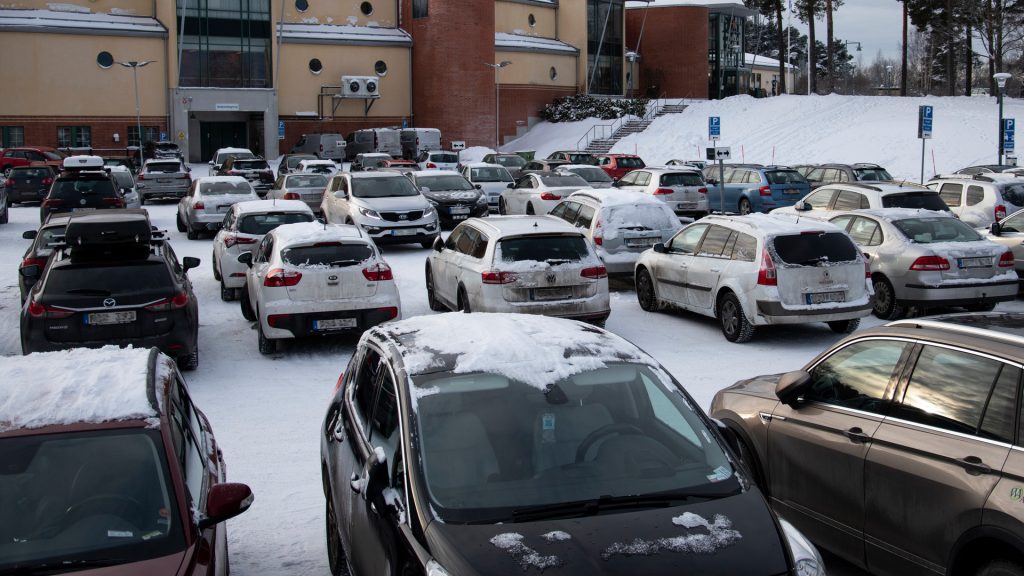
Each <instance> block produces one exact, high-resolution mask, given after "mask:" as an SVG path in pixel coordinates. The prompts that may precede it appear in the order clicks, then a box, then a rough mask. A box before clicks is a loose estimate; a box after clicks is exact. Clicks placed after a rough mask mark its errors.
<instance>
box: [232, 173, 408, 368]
mask: <svg viewBox="0 0 1024 576" xmlns="http://www.w3.org/2000/svg"><path fill="white" fill-rule="evenodd" d="M399 178H401V176H399ZM238 260H239V262H241V263H243V264H247V265H249V270H248V271H247V272H246V285H245V289H244V291H243V292H242V302H241V305H242V315H243V316H245V318H246V319H247V320H255V321H256V333H257V336H258V344H259V351H260V353H261V354H272V353H274V352H277V351H279V350H280V347H279V346H278V344H280V342H281V340H283V339H290V338H301V337H304V336H330V335H337V334H345V333H352V332H356V333H358V332H362V331H364V330H367V329H369V328H371V327H373V326H376V325H378V324H380V323H382V322H387V321H388V320H393V319H395V318H399V317H401V303H400V302H399V297H398V288H397V287H396V286H395V281H394V278H393V276H392V274H391V267H390V266H388V264H387V262H385V261H384V257H383V256H381V254H380V251H378V250H377V246H376V244H374V243H373V239H372V238H370V237H369V236H367V235H366V233H365V232H364V231H363V230H362V229H361V228H360V227H358V226H347V225H341V224H329V225H325V224H320V223H316V222H306V223H299V224H285V225H283V226H278V227H277V228H274V229H273V230H271V231H269V232H268V233H267V235H266V236H264V237H263V240H262V241H261V242H260V245H259V247H258V248H257V249H256V251H255V252H254V253H250V252H244V253H242V254H241V256H239V258H238Z"/></svg>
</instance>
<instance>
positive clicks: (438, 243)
mask: <svg viewBox="0 0 1024 576" xmlns="http://www.w3.org/2000/svg"><path fill="white" fill-rule="evenodd" d="M432 248H433V249H434V252H441V251H443V250H444V240H441V237H440V236H437V237H435V238H434V245H433V246H432Z"/></svg>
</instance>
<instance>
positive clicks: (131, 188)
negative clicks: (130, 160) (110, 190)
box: [107, 166, 142, 208]
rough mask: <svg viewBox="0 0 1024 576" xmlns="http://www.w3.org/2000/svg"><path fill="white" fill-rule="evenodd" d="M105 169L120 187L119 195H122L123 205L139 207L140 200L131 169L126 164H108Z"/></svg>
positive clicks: (140, 204) (140, 205)
mask: <svg viewBox="0 0 1024 576" xmlns="http://www.w3.org/2000/svg"><path fill="white" fill-rule="evenodd" d="M107 169H108V170H109V171H110V175H111V176H112V177H113V178H114V182H115V183H116V184H117V187H118V188H120V189H121V195H122V196H124V207H125V208H141V207H142V201H141V199H140V198H139V190H138V188H136V186H135V178H134V177H133V176H132V171H131V170H130V169H129V168H128V167H127V166H109V167H108V168H107Z"/></svg>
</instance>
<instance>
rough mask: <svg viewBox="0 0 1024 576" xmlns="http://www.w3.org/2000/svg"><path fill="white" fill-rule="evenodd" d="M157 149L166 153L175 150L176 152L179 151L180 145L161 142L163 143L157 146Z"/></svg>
mask: <svg viewBox="0 0 1024 576" xmlns="http://www.w3.org/2000/svg"><path fill="white" fill-rule="evenodd" d="M156 147H157V149H159V150H165V151H166V150H174V151H177V150H178V145H177V144H174V143H173V142H161V143H159V144H157V145H156Z"/></svg>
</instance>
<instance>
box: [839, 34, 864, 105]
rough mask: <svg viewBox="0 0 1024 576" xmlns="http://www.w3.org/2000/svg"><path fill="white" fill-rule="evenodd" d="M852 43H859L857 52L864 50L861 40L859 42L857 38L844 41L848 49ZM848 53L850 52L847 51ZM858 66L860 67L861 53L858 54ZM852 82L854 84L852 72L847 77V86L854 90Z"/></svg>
mask: <svg viewBox="0 0 1024 576" xmlns="http://www.w3.org/2000/svg"><path fill="white" fill-rule="evenodd" d="M850 44H856V45H857V52H863V50H862V49H861V46H860V42H857V41H856V40H846V41H844V42H843V46H845V47H846V48H847V50H849V48H850ZM847 53H849V52H847ZM857 68H860V54H858V55H857ZM852 84H853V75H852V74H851V75H850V76H849V77H848V78H847V80H846V88H847V89H848V90H849V91H850V92H853V89H852Z"/></svg>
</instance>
